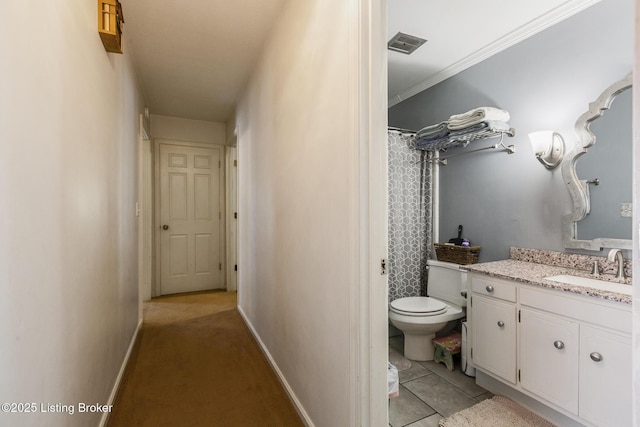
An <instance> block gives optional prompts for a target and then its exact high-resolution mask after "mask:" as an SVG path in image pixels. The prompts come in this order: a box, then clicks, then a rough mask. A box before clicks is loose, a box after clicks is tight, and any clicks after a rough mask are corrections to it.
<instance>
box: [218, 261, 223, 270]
mask: <svg viewBox="0 0 640 427" xmlns="http://www.w3.org/2000/svg"><path fill="white" fill-rule="evenodd" d="M218 270H220V271H222V263H220V264H218Z"/></svg>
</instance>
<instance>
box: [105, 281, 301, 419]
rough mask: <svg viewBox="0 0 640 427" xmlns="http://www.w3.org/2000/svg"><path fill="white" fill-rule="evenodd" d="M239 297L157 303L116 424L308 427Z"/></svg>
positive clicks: (151, 306) (148, 307)
mask: <svg viewBox="0 0 640 427" xmlns="http://www.w3.org/2000/svg"><path fill="white" fill-rule="evenodd" d="M236 299H237V294H236V293H235V292H220V291H218V292H198V293H191V294H179V295H171V296H166V297H159V298H154V299H152V300H151V301H150V302H147V303H145V304H144V323H143V325H142V329H141V330H140V333H139V336H138V341H137V343H136V346H135V348H134V351H133V354H132V355H131V359H130V360H129V364H128V366H127V371H126V373H125V376H124V379H123V382H122V385H121V387H120V390H119V391H118V395H117V398H116V400H115V402H114V407H113V412H112V413H111V416H110V419H109V423H108V425H109V426H111V427H115V426H132V425H135V426H243V427H244V426H302V425H303V424H302V422H301V421H300V418H299V416H298V414H297V412H296V410H295V409H294V407H293V405H292V404H291V402H290V401H289V398H288V396H287V394H286V392H285V391H284V389H283V388H282V386H281V384H280V383H279V382H278V379H277V377H276V375H275V374H274V372H273V370H272V369H271V366H270V365H269V363H268V361H267V359H266V358H265V357H264V355H263V353H262V352H261V350H260V348H259V347H258V345H257V343H256V342H255V340H254V338H253V336H252V335H251V332H250V331H249V329H248V328H247V327H246V325H245V323H244V321H243V320H242V318H241V316H240V314H239V313H238V311H237V309H236V304H237V303H236Z"/></svg>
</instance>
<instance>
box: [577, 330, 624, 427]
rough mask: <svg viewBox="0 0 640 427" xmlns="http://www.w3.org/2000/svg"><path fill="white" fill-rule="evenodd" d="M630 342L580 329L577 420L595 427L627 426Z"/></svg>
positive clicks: (610, 335) (599, 331) (621, 338)
mask: <svg viewBox="0 0 640 427" xmlns="http://www.w3.org/2000/svg"><path fill="white" fill-rule="evenodd" d="M631 368H632V362H631V340H630V339H629V338H628V337H624V336H620V335H616V334H612V333H610V332H606V331H603V330H600V329H597V328H593V327H590V326H585V325H582V326H580V417H582V418H584V419H585V420H588V421H589V422H592V423H593V424H595V425H597V426H630V425H631V375H632V372H631Z"/></svg>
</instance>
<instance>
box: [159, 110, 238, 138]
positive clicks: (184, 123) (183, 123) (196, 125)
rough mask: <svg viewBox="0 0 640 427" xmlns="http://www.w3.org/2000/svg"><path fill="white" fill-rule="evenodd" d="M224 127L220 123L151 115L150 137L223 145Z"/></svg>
mask: <svg viewBox="0 0 640 427" xmlns="http://www.w3.org/2000/svg"><path fill="white" fill-rule="evenodd" d="M225 126H226V125H225V124H224V123H220V122H209V121H204V120H190V119H182V118H179V117H169V116H158V115H154V114H152V115H151V135H152V136H153V138H159V139H172V140H174V141H189V142H202V143H207V144H219V145H224V144H225Z"/></svg>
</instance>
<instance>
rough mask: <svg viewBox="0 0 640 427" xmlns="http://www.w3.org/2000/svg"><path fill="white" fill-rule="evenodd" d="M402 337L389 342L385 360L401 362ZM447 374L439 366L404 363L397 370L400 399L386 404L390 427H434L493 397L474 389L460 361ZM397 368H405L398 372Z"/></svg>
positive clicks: (471, 379) (442, 367) (472, 379)
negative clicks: (461, 411) (387, 357)
mask: <svg viewBox="0 0 640 427" xmlns="http://www.w3.org/2000/svg"><path fill="white" fill-rule="evenodd" d="M403 346H404V337H403V336H402V335H399V336H394V337H391V338H389V359H390V360H391V362H392V363H394V360H399V359H400V360H402V359H404V358H403V357H402V349H403ZM454 360H455V362H456V364H455V369H454V370H453V371H450V370H448V369H447V367H446V366H444V364H442V363H435V362H433V361H431V362H416V361H411V366H410V367H408V366H407V365H409V364H408V363H406V359H404V360H403V361H404V363H401V366H400V367H399V369H398V376H399V379H400V395H399V396H398V397H395V398H393V399H390V400H389V425H390V426H391V427H404V426H408V427H437V426H438V422H439V421H440V419H442V418H446V417H448V416H450V415H452V414H453V413H454V412H458V411H460V410H462V409H465V408H468V407H470V406H473V405H475V404H476V403H478V402H480V401H482V400H484V399H487V398H490V397H492V396H493V395H492V394H491V393H489V392H488V391H486V390H485V389H483V388H482V387H479V386H477V385H476V382H475V378H472V377H468V376H467V375H465V374H464V373H463V372H462V371H461V370H460V359H459V358H458V359H454ZM401 368H406V369H404V370H400V369H401Z"/></svg>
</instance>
